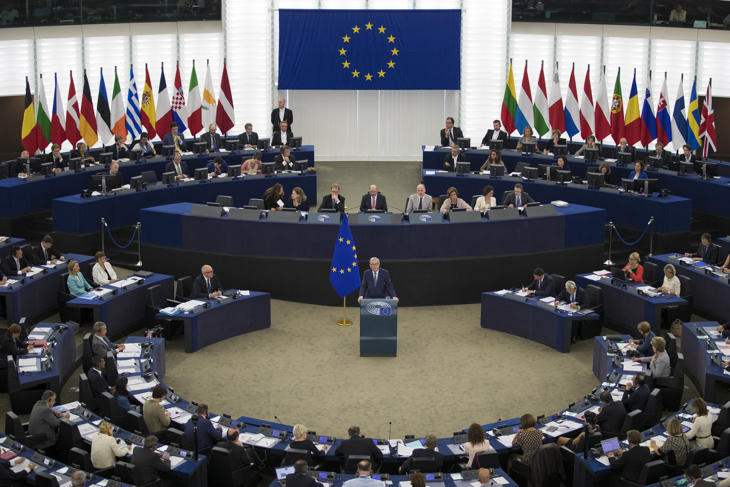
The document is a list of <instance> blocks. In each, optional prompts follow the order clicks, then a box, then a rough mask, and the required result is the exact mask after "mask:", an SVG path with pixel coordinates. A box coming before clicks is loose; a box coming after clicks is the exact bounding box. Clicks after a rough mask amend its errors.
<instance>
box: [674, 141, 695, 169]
mask: <svg viewBox="0 0 730 487" xmlns="http://www.w3.org/2000/svg"><path fill="white" fill-rule="evenodd" d="M696 161H697V158H696V157H695V155H694V154H693V153H692V147H690V145H689V144H684V145H683V146H682V154H680V155H679V158H678V162H691V163H692V164H694V163H695V162H696ZM695 170H696V168H695Z"/></svg>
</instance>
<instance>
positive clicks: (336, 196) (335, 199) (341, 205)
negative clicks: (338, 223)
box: [317, 184, 345, 213]
mask: <svg viewBox="0 0 730 487" xmlns="http://www.w3.org/2000/svg"><path fill="white" fill-rule="evenodd" d="M322 210H336V211H337V212H339V213H343V212H344V211H345V197H344V196H342V195H341V194H340V185H339V184H333V185H332V186H330V194H328V195H325V196H323V197H322V203H321V204H320V205H319V208H317V211H322Z"/></svg>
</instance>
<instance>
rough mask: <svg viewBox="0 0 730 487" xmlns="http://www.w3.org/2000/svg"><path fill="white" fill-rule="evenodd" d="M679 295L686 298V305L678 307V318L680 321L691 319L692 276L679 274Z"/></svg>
mask: <svg viewBox="0 0 730 487" xmlns="http://www.w3.org/2000/svg"><path fill="white" fill-rule="evenodd" d="M677 277H679V284H680V286H679V297H680V298H684V299H685V300H687V304H686V305H682V306H680V307H679V310H680V314H679V319H680V320H682V321H691V320H692V278H691V277H688V276H682V275H679V276H677Z"/></svg>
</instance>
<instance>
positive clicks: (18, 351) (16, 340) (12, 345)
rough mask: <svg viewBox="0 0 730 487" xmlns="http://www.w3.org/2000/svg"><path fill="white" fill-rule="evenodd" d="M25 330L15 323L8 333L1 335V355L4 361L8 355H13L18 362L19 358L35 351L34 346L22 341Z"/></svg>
mask: <svg viewBox="0 0 730 487" xmlns="http://www.w3.org/2000/svg"><path fill="white" fill-rule="evenodd" d="M22 331H23V329H22V328H21V327H20V325H19V324H17V323H13V324H12V325H10V327H9V328H8V332H7V333H3V334H0V353H2V357H3V359H5V357H7V356H8V355H12V356H13V359H14V360H16V361H17V360H18V356H20V355H23V354H24V353H26V352H29V351H31V350H32V349H33V346H32V345H26V344H25V343H23V340H21V339H20V334H21V332H22Z"/></svg>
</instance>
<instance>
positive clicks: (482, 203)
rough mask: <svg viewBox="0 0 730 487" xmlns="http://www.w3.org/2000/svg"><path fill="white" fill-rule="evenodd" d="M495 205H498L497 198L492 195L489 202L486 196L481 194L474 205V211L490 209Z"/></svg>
mask: <svg viewBox="0 0 730 487" xmlns="http://www.w3.org/2000/svg"><path fill="white" fill-rule="evenodd" d="M493 206H497V198H495V197H494V196H492V197H490V198H489V203H487V201H486V198H484V196H480V197H479V198H477V202H476V204H475V205H474V211H484V210H488V209H489V208H492V207H493Z"/></svg>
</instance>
